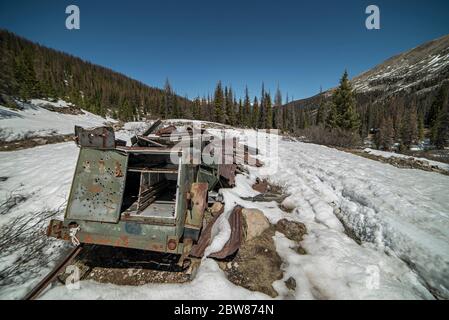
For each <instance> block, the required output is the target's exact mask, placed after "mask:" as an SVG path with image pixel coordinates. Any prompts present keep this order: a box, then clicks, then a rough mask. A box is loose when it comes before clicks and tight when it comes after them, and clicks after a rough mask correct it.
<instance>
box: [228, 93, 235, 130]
mask: <svg viewBox="0 0 449 320" xmlns="http://www.w3.org/2000/svg"><path fill="white" fill-rule="evenodd" d="M226 115H227V124H229V125H231V126H233V125H235V123H236V119H235V101H234V94H233V92H232V88H231V87H229V90H228V91H227V95H226Z"/></svg>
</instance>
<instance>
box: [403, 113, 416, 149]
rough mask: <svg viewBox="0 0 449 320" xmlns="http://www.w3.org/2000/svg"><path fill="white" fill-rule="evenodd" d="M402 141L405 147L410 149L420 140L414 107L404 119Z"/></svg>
mask: <svg viewBox="0 0 449 320" xmlns="http://www.w3.org/2000/svg"><path fill="white" fill-rule="evenodd" d="M401 140H402V145H403V147H406V148H410V146H411V145H412V144H413V143H416V141H417V140H418V116H417V113H416V109H415V108H414V107H412V108H411V110H410V111H409V112H408V113H407V115H406V116H405V117H404V118H403V122H402V127H401Z"/></svg>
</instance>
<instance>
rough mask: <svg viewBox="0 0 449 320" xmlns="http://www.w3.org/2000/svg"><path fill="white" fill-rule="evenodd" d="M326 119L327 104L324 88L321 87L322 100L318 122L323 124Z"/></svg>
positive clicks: (317, 115)
mask: <svg viewBox="0 0 449 320" xmlns="http://www.w3.org/2000/svg"><path fill="white" fill-rule="evenodd" d="M325 121H326V105H325V103H324V99H323V89H322V88H321V87H320V102H319V105H318V110H317V113H316V124H317V125H318V126H319V125H322V124H324V122H325Z"/></svg>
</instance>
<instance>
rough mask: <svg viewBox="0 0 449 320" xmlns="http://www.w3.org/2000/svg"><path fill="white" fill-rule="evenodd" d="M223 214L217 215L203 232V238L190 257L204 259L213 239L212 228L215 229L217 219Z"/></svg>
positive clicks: (194, 247) (193, 248)
mask: <svg viewBox="0 0 449 320" xmlns="http://www.w3.org/2000/svg"><path fill="white" fill-rule="evenodd" d="M221 213H222V212H220V213H217V215H216V216H215V217H213V218H212V219H211V220H210V221H209V223H208V224H207V226H206V227H205V228H204V229H203V231H202V232H201V236H200V238H199V239H198V242H197V244H195V245H194V246H193V247H192V250H191V251H190V255H191V256H192V257H195V258H202V257H203V255H204V250H206V248H207V247H208V246H209V245H210V240H211V237H212V227H213V225H214V223H215V221H217V219H218V218H219V217H220V215H221Z"/></svg>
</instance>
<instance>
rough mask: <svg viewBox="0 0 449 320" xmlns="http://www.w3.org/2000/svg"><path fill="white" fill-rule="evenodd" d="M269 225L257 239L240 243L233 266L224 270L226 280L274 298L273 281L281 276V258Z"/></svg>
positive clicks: (272, 228) (273, 231) (273, 232)
mask: <svg viewBox="0 0 449 320" xmlns="http://www.w3.org/2000/svg"><path fill="white" fill-rule="evenodd" d="M274 235H275V230H274V226H272V225H270V227H269V228H268V229H266V230H265V231H264V232H263V233H262V234H261V235H260V236H259V237H257V239H255V240H252V241H245V242H244V243H242V245H241V247H240V249H239V251H238V252H237V255H236V256H235V258H234V260H233V268H232V269H226V270H224V271H225V273H226V276H227V277H228V280H229V281H231V282H232V283H234V284H235V285H238V286H242V287H244V288H246V289H248V290H251V291H260V292H263V293H265V294H267V295H269V296H270V297H273V298H275V297H276V296H278V293H277V292H276V290H275V289H274V288H273V286H272V285H273V282H274V281H277V280H280V279H282V278H283V276H284V274H283V272H282V269H281V267H282V259H281V257H280V256H279V254H278V253H277V251H276V245H275V243H274V240H273V237H274Z"/></svg>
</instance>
